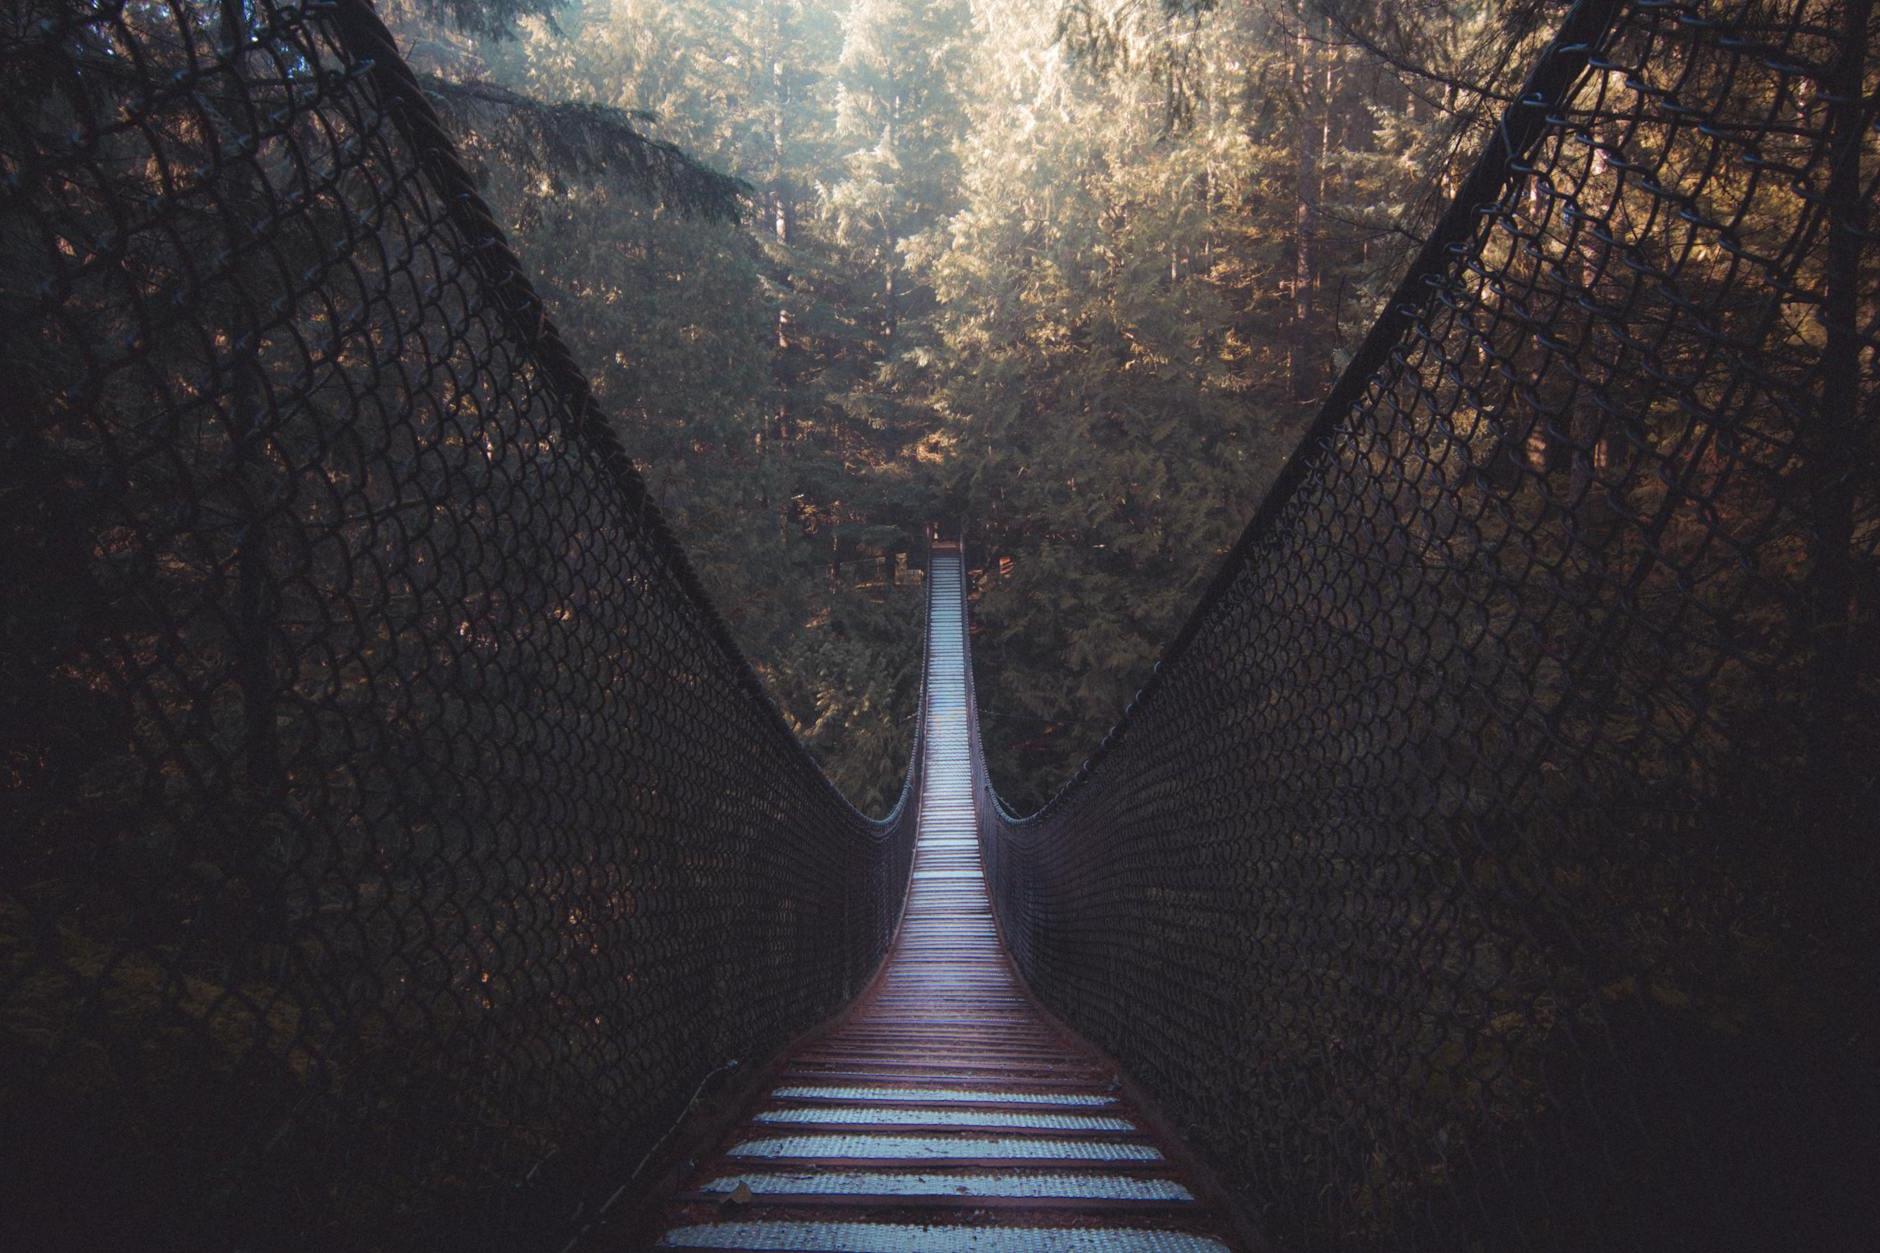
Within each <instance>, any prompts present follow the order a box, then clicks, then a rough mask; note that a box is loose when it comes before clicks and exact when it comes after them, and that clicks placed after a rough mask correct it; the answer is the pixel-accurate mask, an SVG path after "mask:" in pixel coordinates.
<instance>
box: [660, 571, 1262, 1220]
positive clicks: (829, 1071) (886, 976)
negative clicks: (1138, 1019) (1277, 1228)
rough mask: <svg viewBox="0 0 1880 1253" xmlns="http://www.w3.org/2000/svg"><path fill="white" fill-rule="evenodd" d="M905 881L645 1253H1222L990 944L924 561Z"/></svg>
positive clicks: (1136, 1117) (946, 626)
mask: <svg viewBox="0 0 1880 1253" xmlns="http://www.w3.org/2000/svg"><path fill="white" fill-rule="evenodd" d="M932 578H933V580H934V587H933V595H932V602H931V603H932V605H933V611H932V616H931V618H930V620H929V622H928V627H927V631H928V637H927V683H926V704H925V708H924V711H923V717H924V718H925V720H926V723H925V736H924V750H923V751H924V753H925V762H924V767H925V768H924V773H923V782H922V787H921V795H920V828H919V837H918V842H917V844H916V849H915V859H914V871H913V883H912V885H911V887H910V889H909V893H908V899H907V907H906V912H905V914H904V916H903V918H902V923H901V928H900V932H899V934H898V935H897V937H896V939H895V943H894V946H893V948H892V950H891V951H890V952H889V955H888V958H887V960H886V962H885V963H884V965H883V967H882V969H881V971H880V973H879V974H878V975H877V976H876V978H875V980H874V983H873V984H872V985H871V986H870V987H869V989H868V990H867V991H866V992H865V993H863V995H862V996H861V997H860V998H859V999H858V1000H857V1001H856V1003H855V1004H854V1006H852V1007H851V1009H850V1010H849V1011H848V1012H847V1013H845V1014H844V1015H843V1016H842V1017H841V1018H840V1019H838V1020H837V1021H836V1022H835V1023H834V1024H833V1025H832V1026H831V1027H830V1028H829V1029H828V1030H826V1031H825V1032H823V1033H821V1034H820V1035H818V1036H816V1037H814V1038H812V1039H811V1040H810V1041H808V1042H807V1043H805V1044H802V1045H800V1046H799V1047H798V1048H797V1049H796V1050H795V1051H793V1052H792V1053H790V1054H789V1055H788V1057H787V1058H785V1059H784V1060H783V1061H782V1062H781V1063H780V1064H779V1065H778V1066H777V1067H776V1069H775V1071H774V1073H773V1075H772V1077H771V1079H770V1081H769V1082H767V1083H765V1084H764V1085H763V1089H762V1092H761V1095H759V1096H758V1097H757V1099H756V1100H755V1101H753V1102H752V1103H751V1105H750V1106H749V1107H748V1108H747V1109H746V1110H745V1111H744V1112H743V1113H742V1115H741V1117H740V1118H739V1120H738V1121H737V1123H736V1124H735V1125H734V1126H733V1127H732V1128H731V1130H730V1131H729V1133H728V1134H726V1135H725V1136H724V1137H723V1138H722V1140H721V1141H720V1142H719V1143H718V1145H717V1146H716V1148H715V1149H713V1150H712V1151H711V1152H710V1153H709V1154H707V1155H706V1157H705V1158H704V1159H703V1160H702V1162H701V1164H700V1165H699V1166H698V1167H697V1168H696V1170H695V1171H694V1172H693V1174H692V1175H691V1177H690V1178H689V1179H688V1180H687V1181H686V1182H685V1183H684V1184H683V1185H682V1187H681V1189H680V1190H679V1192H678V1193H677V1194H676V1195H674V1196H673V1197H672V1198H671V1200H670V1202H669V1204H668V1205H667V1208H666V1211H665V1213H664V1215H663V1219H662V1225H663V1227H664V1234H663V1236H662V1237H661V1239H660V1247H662V1248H709V1249H726V1248H741V1249H767V1250H777V1249H794V1250H810V1249H815V1250H909V1251H912V1250H951V1249H1007V1250H1060V1249H1062V1250H1092V1251H1095V1250H1106V1251H1107V1250H1116V1251H1119V1253H1120V1251H1125V1250H1127V1251H1132V1253H1133V1251H1142V1253H1147V1251H1149V1250H1156V1251H1158V1253H1161V1251H1167V1253H1176V1251H1180V1253H1190V1251H1193V1253H1202V1251H1206V1250H1225V1249H1228V1248H1230V1247H1233V1246H1234V1243H1235V1241H1234V1237H1233V1236H1232V1235H1231V1234H1230V1225H1229V1223H1228V1222H1227V1221H1226V1220H1225V1218H1224V1215H1223V1211H1222V1210H1221V1208H1220V1207H1219V1206H1218V1205H1216V1204H1214V1203H1212V1202H1211V1200H1210V1193H1209V1190H1208V1189H1206V1188H1205V1186H1204V1185H1203V1184H1202V1183H1201V1182H1200V1180H1199V1178H1198V1174H1197V1171H1196V1170H1195V1168H1194V1167H1193V1166H1192V1164H1190V1163H1188V1161H1187V1159H1186V1156H1185V1154H1183V1153H1182V1151H1181V1149H1180V1146H1179V1145H1176V1144H1174V1143H1172V1142H1171V1140H1170V1138H1169V1137H1168V1136H1167V1135H1166V1134H1165V1133H1160V1132H1158V1130H1156V1129H1155V1127H1154V1126H1153V1125H1152V1121H1151V1119H1150V1118H1149V1117H1148V1116H1147V1115H1146V1114H1145V1112H1144V1111H1143V1109H1142V1108H1141V1107H1140V1105H1139V1104H1138V1103H1137V1102H1135V1101H1133V1100H1132V1099H1131V1098H1130V1096H1129V1094H1127V1093H1126V1092H1125V1091H1124V1086H1123V1084H1122V1082H1121V1080H1120V1077H1119V1076H1118V1074H1117V1072H1116V1070H1115V1067H1114V1066H1113V1064H1111V1063H1109V1062H1107V1061H1106V1060H1105V1059H1104V1058H1103V1057H1102V1056H1101V1055H1099V1054H1098V1053H1097V1052H1096V1051H1095V1050H1094V1049H1092V1048H1091V1047H1090V1046H1089V1045H1087V1044H1085V1043H1083V1042H1082V1041H1080V1040H1077V1039H1075V1038H1074V1037H1072V1036H1071V1035H1070V1034H1069V1033H1068V1032H1067V1031H1066V1030H1065V1029H1064V1028H1063V1027H1062V1026H1060V1025H1059V1024H1057V1023H1056V1022H1054V1021H1052V1020H1050V1019H1049V1018H1048V1017H1047V1016H1046V1015H1045V1014H1044V1013H1043V1012H1042V1011H1041V1010H1040V1009H1039V1008H1038V1007H1037V1006H1036V1005H1035V1003H1034V1002H1033V1001H1032V1000H1031V998H1030V997H1029V996H1028V995H1027V993H1026V992H1025V990H1024V988H1023V987H1022V986H1021V985H1020V983H1019V981H1018V978H1017V975H1016V974H1015V973H1014V971H1013V968H1012V965H1011V962H1010V960H1009V959H1008V958H1007V956H1006V954H1005V951H1004V949H1003V948H1002V947H1001V945H1000V942H999V937H998V933H997V930H996V927H995V925H994V921H993V915H992V906H991V903H990V901H989V899H988V897H987V895H986V884H985V878H984V874H983V872H982V869H981V865H980V850H979V838H978V832H977V828H976V826H975V822H974V816H973V791H972V789H973V777H974V767H975V763H974V761H973V759H972V751H973V750H972V736H971V735H970V728H969V726H968V723H967V719H968V718H969V717H970V716H971V713H970V707H969V702H968V697H967V681H966V680H967V675H966V666H967V655H966V640H965V630H964V628H965V621H964V619H965V610H964V595H963V592H964V589H963V587H962V586H961V583H962V578H963V574H962V570H961V563H960V556H959V553H958V551H957V549H954V550H951V551H949V550H948V549H946V548H940V549H937V550H936V552H935V554H934V559H933V566H932Z"/></svg>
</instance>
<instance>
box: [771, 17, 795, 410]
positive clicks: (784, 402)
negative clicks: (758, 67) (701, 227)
mask: <svg viewBox="0 0 1880 1253" xmlns="http://www.w3.org/2000/svg"><path fill="white" fill-rule="evenodd" d="M770 15H771V25H770V38H771V47H770V157H771V170H772V173H771V230H772V233H773V235H774V237H775V239H776V241H777V249H778V252H779V254H780V255H781V256H782V257H783V258H785V265H786V266H787V264H788V260H787V259H788V257H789V249H790V245H791V243H792V242H794V241H793V237H794V235H795V233H796V200H795V195H794V193H793V190H792V188H791V186H790V175H789V165H788V163H787V158H786V153H785V148H786V145H787V143H788V126H789V107H790V82H789V76H788V73H787V71H786V70H785V68H784V56H785V53H786V51H787V49H788V42H789V24H790V15H789V9H788V0H771V6H770ZM782 278H783V281H782V284H781V286H782V288H783V289H784V290H785V291H786V292H787V291H788V290H789V287H790V274H789V271H788V269H786V270H785V271H784V274H783V276H782ZM789 351H790V307H789V305H788V303H787V302H784V301H779V303H778V305H777V342H776V347H775V349H774V351H773V353H772V356H771V381H772V383H773V385H774V386H775V387H776V390H777V398H776V419H777V440H778V442H779V443H780V444H788V443H789V442H790V440H791V439H793V438H794V437H795V434H796V429H795V428H796V423H795V420H794V415H793V413H792V411H791V404H790V400H791V396H790V393H791V388H792V384H793V381H794V380H793V379H792V377H791V371H790V367H789V362H788V354H789Z"/></svg>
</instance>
